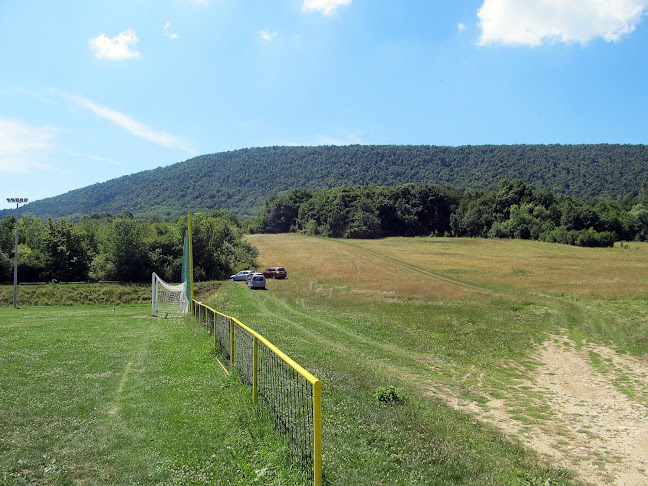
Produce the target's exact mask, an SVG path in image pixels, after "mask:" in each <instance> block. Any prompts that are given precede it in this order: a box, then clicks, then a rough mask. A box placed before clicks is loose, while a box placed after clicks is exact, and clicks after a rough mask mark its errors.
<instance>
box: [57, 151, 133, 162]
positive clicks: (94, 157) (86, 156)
mask: <svg viewBox="0 0 648 486" xmlns="http://www.w3.org/2000/svg"><path fill="white" fill-rule="evenodd" d="M68 154H69V155H71V156H73V157H79V158H82V159H90V160H94V161H95V162H101V163H104V164H108V165H126V163H125V162H120V161H118V160H112V159H107V158H106V157H100V156H99V155H92V154H84V153H81V152H68Z"/></svg>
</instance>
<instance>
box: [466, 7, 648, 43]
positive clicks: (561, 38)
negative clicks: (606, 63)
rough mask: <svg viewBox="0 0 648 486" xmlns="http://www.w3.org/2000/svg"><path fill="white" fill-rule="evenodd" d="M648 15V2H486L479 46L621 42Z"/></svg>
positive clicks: (482, 11) (481, 21) (481, 17)
mask: <svg viewBox="0 0 648 486" xmlns="http://www.w3.org/2000/svg"><path fill="white" fill-rule="evenodd" d="M647 11H648V0H605V1H603V0H600V1H592V0H537V1H534V2H529V1H527V0H484V3H483V5H482V6H481V8H480V9H479V11H478V12H477V16H478V17H479V25H480V27H481V29H482V35H481V37H480V39H479V41H478V44H480V45H486V44H510V45H526V46H532V47H536V46H540V45H543V44H546V43H555V42H565V43H571V42H575V43H580V44H587V43H588V42H590V41H592V40H593V39H596V38H602V39H604V40H606V41H608V42H616V41H619V40H620V39H621V38H622V37H623V36H625V35H628V34H630V33H631V32H633V31H634V30H635V28H636V25H637V24H638V23H639V22H640V21H641V18H642V17H643V16H644V15H645V13H646V12H647Z"/></svg>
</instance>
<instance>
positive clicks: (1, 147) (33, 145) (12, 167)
mask: <svg viewBox="0 0 648 486" xmlns="http://www.w3.org/2000/svg"><path fill="white" fill-rule="evenodd" d="M55 134H56V129H54V128H52V127H38V128H35V127H31V126H29V125H26V124H24V123H22V122H19V121H15V120H8V119H4V118H0V173H13V174H30V173H32V172H34V171H36V170H41V171H42V170H45V171H48V172H60V169H57V168H56V167H54V166H52V165H51V164H44V163H42V162H38V161H37V159H39V158H43V157H44V154H45V156H46V155H47V153H48V152H49V151H50V150H51V149H52V148H53V139H54V136H55Z"/></svg>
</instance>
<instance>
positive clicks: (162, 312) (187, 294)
mask: <svg viewBox="0 0 648 486" xmlns="http://www.w3.org/2000/svg"><path fill="white" fill-rule="evenodd" d="M191 240H192V238H191V213H188V216H187V232H186V233H185V237H184V243H183V247H182V271H181V275H180V283H179V284H170V283H167V282H165V281H164V280H163V279H162V278H160V276H159V275H157V274H156V273H155V272H153V275H152V281H151V315H152V316H154V317H182V316H184V315H185V314H186V313H187V312H188V311H189V309H190V308H191V307H192V305H193V297H194V290H193V247H192V242H191Z"/></svg>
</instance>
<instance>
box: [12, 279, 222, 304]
mask: <svg viewBox="0 0 648 486" xmlns="http://www.w3.org/2000/svg"><path fill="white" fill-rule="evenodd" d="M219 285H220V284H219V283H215V282H200V283H197V284H196V288H195V293H196V296H199V295H201V294H204V293H207V294H209V293H211V292H214V291H215V290H216V289H218V286H219ZM17 294H18V306H19V307H20V306H23V307H26V306H50V305H57V306H59V305H63V306H81V305H121V304H147V303H150V302H151V286H150V285H149V284H107V283H91V284H85V283H74V284H62V283H57V284H52V283H48V284H45V285H19V286H18V288H17ZM11 305H13V285H1V286H0V306H2V307H3V306H11Z"/></svg>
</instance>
